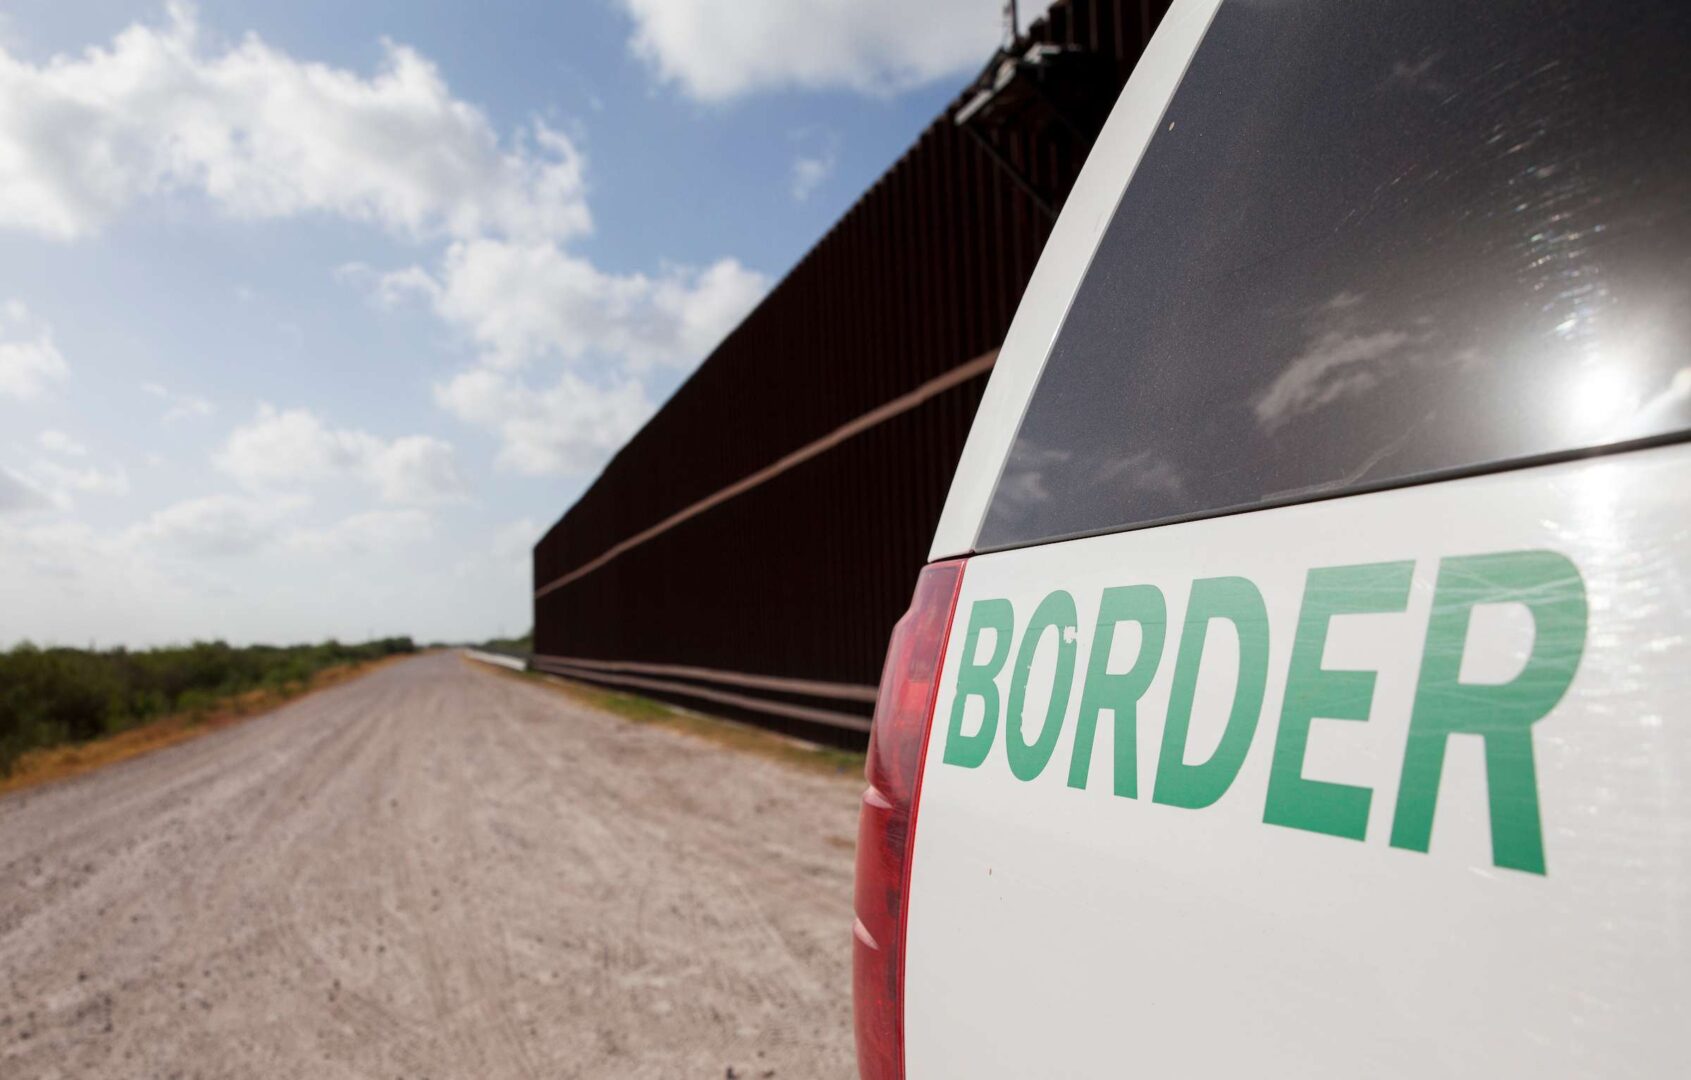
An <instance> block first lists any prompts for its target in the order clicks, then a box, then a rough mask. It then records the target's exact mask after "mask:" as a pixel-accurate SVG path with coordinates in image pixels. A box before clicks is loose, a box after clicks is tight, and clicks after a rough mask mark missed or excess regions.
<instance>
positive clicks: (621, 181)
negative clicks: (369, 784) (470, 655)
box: [0, 0, 1033, 647]
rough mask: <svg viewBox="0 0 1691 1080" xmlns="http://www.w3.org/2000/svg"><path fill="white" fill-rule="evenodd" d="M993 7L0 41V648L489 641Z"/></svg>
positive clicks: (117, 27)
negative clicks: (581, 503)
mask: <svg viewBox="0 0 1691 1080" xmlns="http://www.w3.org/2000/svg"><path fill="white" fill-rule="evenodd" d="M1000 6H1001V5H1000V3H999V0H923V2H922V3H920V4H909V3H905V2H901V0H574V2H568V3H542V2H539V0H527V2H522V3H518V2H507V0H482V2H478V3H475V4H468V3H458V4H447V3H441V2H436V0H367V2H363V3H359V4H347V3H345V2H344V0H332V2H330V0H291V2H290V3H287V4H275V3H259V2H254V0H219V2H214V0H204V2H202V3H199V4H187V3H155V4H149V3H116V2H110V0H0V647H6V646H10V645H11V644H14V643H16V642H18V641H22V640H30V641H34V642H37V643H43V644H64V645H76V646H88V645H96V646H100V647H106V646H112V645H127V646H131V647H141V646H148V645H159V644H166V643H173V642H184V641H189V640H204V639H214V638H220V639H224V640H228V641H231V642H236V643H247V642H255V641H265V642H278V643H280V642H295V641H310V640H321V639H324V638H327V637H338V638H340V639H342V640H360V639H364V638H366V637H371V636H383V635H389V634H410V635H412V636H414V637H416V638H418V639H419V640H424V641H430V640H451V641H460V640H479V639H483V638H487V637H490V636H495V635H501V636H503V635H514V634H520V633H522V632H523V631H525V630H526V629H527V628H528V626H529V621H530V590H531V587H532V586H531V583H530V567H529V553H530V549H531V548H532V545H533V543H534V541H535V540H536V539H537V538H538V537H539V535H540V534H541V533H542V532H544V531H545V529H546V528H547V527H548V526H549V525H550V524H551V523H552V522H553V521H554V520H556V519H557V517H558V516H559V515H560V514H562V512H563V511H564V510H565V509H566V508H567V507H568V506H569V505H570V504H571V503H572V502H573V501H574V500H575V499H576V498H577V497H578V496H579V495H580V494H581V492H582V491H584V490H585V489H586V488H587V486H588V485H589V484H591V482H592V480H593V478H594V476H595V475H597V473H598V471H599V469H600V468H602V467H603V465H604V463H605V462H606V461H607V460H608V459H609V457H610V456H611V455H612V454H613V453H614V452H615V451H616V449H617V447H619V446H620V445H621V444H622V443H623V442H624V441H625V440H626V439H627V438H628V436H630V435H631V434H632V433H633V432H634V431H636V430H638V428H639V426H640V425H641V424H642V423H643V422H644V421H645V420H646V418H647V417H649V416H650V415H651V413H652V412H653V411H654V410H655V409H656V408H657V407H658V406H659V405H660V404H661V403H662V402H663V401H664V399H665V398H666V397H667V396H668V395H669V394H670V393H671V392H672V391H673V390H674V389H675V387H676V386H677V385H679V384H680V382H681V381H682V380H683V379H685V378H686V376H687V375H688V374H689V373H690V372H691V371H692V370H693V369H694V368H695V367H696V366H697V364H698V363H699V361H700V360H701V359H702V358H703V357H704V356H706V355H707V354H708V353H709V351H710V350H711V348H712V347H713V346H714V345H715V344H716V342H718V341H719V340H720V339H721V338H722V337H723V335H724V334H725V333H726V332H727V331H728V330H730V329H731V328H732V327H733V326H734V325H735V324H736V323H737V322H738V321H739V319H740V318H742V317H743V316H744V315H745V314H746V312H748V311H749V310H751V308H752V307H754V306H755V305H756V304H757V302H758V300H759V299H760V298H761V297H762V296H763V295H764V294H765V293H766V292H767V290H768V289H769V288H770V286H771V285H772V284H773V283H774V282H775V281H777V280H779V278H780V277H781V275H782V274H784V273H785V272H786V270H787V269H788V268H790V267H791V266H792V265H793V264H794V263H795V262H796V261H797V260H798V259H799V258H800V257H801V256H802V255H803V254H804V252H805V251H806V250H807V249H808V248H809V247H810V246H811V245H812V244H814V243H815V242H816V241H817V240H818V239H819V238H820V237H821V236H822V234H823V233H825V232H826V231H827V229H828V227H829V226H830V225H831V224H832V223H833V222H834V221H835V220H836V219H837V218H838V217H839V216H840V215H841V213H843V212H844V210H845V209H846V208H848V207H849V206H850V205H851V204H852V203H853V202H854V201H855V200H856V198H857V197H858V195H859V194H861V192H862V191H864V190H865V189H866V188H867V187H868V185H869V184H870V183H872V182H873V181H874V179H875V178H876V177H877V176H879V175H880V173H881V172H883V171H884V170H885V169H886V168H887V167H888V166H889V165H890V164H891V163H892V162H893V161H894V160H896V159H897V157H898V156H899V155H900V154H901V153H903V151H904V150H905V149H906V148H907V147H908V146H909V144H910V143H911V142H912V141H913V140H914V138H915V136H916V135H917V134H918V133H919V132H920V131H921V130H922V128H924V127H925V126H926V125H927V124H928V123H929V122H930V121H931V120H932V119H933V118H934V117H935V116H936V115H937V114H938V113H939V111H940V110H941V109H942V108H943V107H944V105H945V104H946V102H947V101H948V100H949V99H950V98H951V97H952V96H954V95H955V94H956V93H957V91H958V90H959V88H960V87H961V86H962V85H963V84H964V83H965V82H966V81H967V80H968V79H969V78H970V77H972V76H973V75H974V74H975V73H976V72H977V71H978V70H979V69H980V67H981V66H982V65H983V64H984V63H985V61H986V59H987V57H988V56H989V55H990V53H991V51H992V49H993V47H994V46H995V45H996V44H997V43H998V41H999V39H1000V37H1001V34H1002V21H1001V16H1000V14H999V8H1000ZM1032 6H1033V5H1023V7H1024V8H1031V7H1032ZM1028 14H1029V13H1028V12H1027V11H1025V10H1024V12H1023V18H1024V23H1025V21H1026V20H1027V16H1028Z"/></svg>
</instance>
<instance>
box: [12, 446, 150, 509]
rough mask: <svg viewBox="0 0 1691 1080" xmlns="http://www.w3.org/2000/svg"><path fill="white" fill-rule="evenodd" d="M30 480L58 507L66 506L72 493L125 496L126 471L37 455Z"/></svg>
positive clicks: (127, 486) (127, 482) (127, 489)
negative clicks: (66, 461)
mask: <svg viewBox="0 0 1691 1080" xmlns="http://www.w3.org/2000/svg"><path fill="white" fill-rule="evenodd" d="M29 475H30V479H31V480H33V481H34V482H35V485H36V486H37V487H38V488H41V489H43V490H45V491H47V492H48V493H49V497H50V498H51V499H52V500H53V502H54V503H55V504H57V505H59V506H68V505H69V504H70V496H71V494H72V493H76V494H82V495H127V494H129V474H128V473H127V472H125V471H124V469H123V467H122V466H119V467H117V468H115V469H112V470H110V471H107V470H105V469H99V468H95V467H94V466H92V465H88V466H83V467H81V468H74V467H72V466H69V465H65V464H63V463H61V462H57V461H51V460H49V459H47V458H38V459H36V461H35V462H34V463H33V464H32V465H31V466H30V469H29Z"/></svg>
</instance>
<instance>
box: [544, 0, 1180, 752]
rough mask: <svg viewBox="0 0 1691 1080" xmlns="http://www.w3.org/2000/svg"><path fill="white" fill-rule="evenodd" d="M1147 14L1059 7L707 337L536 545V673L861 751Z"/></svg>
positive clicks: (1149, 4)
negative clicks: (893, 643) (1054, 233)
mask: <svg viewBox="0 0 1691 1080" xmlns="http://www.w3.org/2000/svg"><path fill="white" fill-rule="evenodd" d="M1167 6H1168V4H1167V0H1058V3H1056V4H1055V5H1053V7H1052V8H1051V10H1050V11H1049V12H1048V13H1047V14H1046V16H1045V17H1044V18H1042V19H1040V20H1039V21H1037V22H1035V23H1034V24H1033V25H1032V26H1031V27H1030V28H1029V30H1028V32H1027V34H1026V35H1025V36H1024V37H1023V38H1022V39H1021V40H1020V41H1018V42H1017V43H1015V44H1014V45H1013V46H1011V47H1008V48H1007V49H1006V50H1004V51H1003V52H1001V53H1000V54H999V55H998V56H997V57H995V58H993V60H992V62H990V63H988V65H987V67H986V69H985V70H984V71H983V72H982V75H981V77H980V78H979V79H977V80H976V82H975V83H974V84H973V85H971V86H970V87H969V88H968V89H966V90H965V91H964V92H963V94H961V95H960V96H959V97H958V98H957V100H956V101H955V102H954V103H953V105H952V106H951V107H950V108H948V109H947V110H946V111H945V113H943V114H942V115H941V116H940V117H939V118H938V119H936V120H935V121H934V122H933V123H932V124H931V125H930V126H929V127H928V128H927V129H926V130H925V131H924V132H923V133H922V135H921V136H920V138H918V140H917V141H916V143H915V145H914V146H912V147H911V148H910V150H908V151H907V152H906V153H905V154H904V156H903V157H902V158H900V159H899V161H898V162H897V163H895V164H894V165H893V166H892V168H890V169H888V170H887V172H886V173H885V174H884V175H883V176H882V177H881V178H880V179H879V180H878V181H876V183H875V184H874V186H873V187H871V188H870V189H869V191H868V192H867V193H865V194H864V195H863V196H862V198H860V199H859V200H858V201H857V203H856V204H855V205H853V206H852V208H851V209H850V210H848V211H847V212H846V214H845V215H844V217H842V218H841V219H840V221H839V222H838V223H837V224H835V225H834V226H833V228H831V229H830V230H829V231H828V233H827V234H826V235H825V236H824V237H823V238H822V239H821V240H820V241H819V242H818V243H817V244H816V246H815V247H814V248H812V249H811V250H810V252H809V253H808V254H806V255H805V257H804V258H803V259H802V260H801V261H800V262H799V263H798V265H797V266H795V267H794V268H793V269H792V271H791V272H790V273H789V274H788V275H787V276H786V277H785V278H784V279H783V280H782V281H781V282H780V283H779V284H777V285H776V286H775V288H774V289H773V290H771V292H770V293H769V295H768V296H767V297H766V298H765V299H764V300H763V302H762V303H761V304H759V305H758V307H757V308H756V309H755V310H754V311H752V313H751V314H750V315H748V316H747V317H746V318H745V320H744V321H743V322H742V323H741V324H740V325H739V327H738V328H736V329H735V330H734V331H733V332H732V333H730V334H729V335H728V336H727V338H726V339H724V340H723V342H722V343H721V345H719V346H718V347H717V349H716V350H715V351H714V352H713V353H711V355H710V356H709V357H707V358H706V359H705V361H704V362H703V364H701V365H700V367H699V369H698V370H697V371H696V372H695V373H694V374H693V376H692V377H691V378H690V379H688V380H687V382H685V383H684V384H683V385H682V386H681V387H680V389H678V390H677V391H676V392H675V394H674V395H673V396H672V397H671V398H670V400H669V401H668V402H667V403H666V404H665V405H664V406H663V408H662V409H660V410H659V411H658V412H657V414H656V415H654V416H653V417H652V419H651V420H650V421H649V422H648V423H647V424H646V426H645V427H644V428H642V429H641V430H640V431H639V432H638V433H637V434H636V435H635V436H634V437H633V438H632V439H630V440H629V442H628V444H627V445H626V446H624V447H623V449H622V450H621V451H620V452H619V453H618V454H617V455H616V456H615V457H614V458H612V460H611V461H610V463H609V464H608V465H606V467H605V469H604V471H603V473H602V474H601V475H600V476H599V478H598V480H597V481H595V483H594V484H593V485H592V487H590V488H589V489H588V491H587V492H586V493H585V494H584V495H582V497H581V498H580V500H578V501H577V502H576V504H575V505H574V506H572V507H570V509H569V510H568V511H567V512H566V513H565V514H564V516H563V517H562V518H561V519H560V520H559V521H558V522H557V524H555V525H554V526H553V527H552V528H551V529H550V531H548V532H547V533H546V535H545V536H544V537H543V538H542V539H541V540H540V541H539V543H538V544H537V546H536V547H535V549H534V583H535V594H534V657H533V660H532V661H531V663H532V666H533V667H534V668H536V669H538V670H543V671H549V672H553V673H556V674H560V675H565V676H568V677H570V678H575V679H581V680H584V681H589V682H593V683H597V684H600V685H603V686H605V687H608V688H619V689H627V690H630V691H633V692H636V693H641V694H644V695H647V696H653V697H658V698H662V699H665V700H669V701H673V702H676V703H679V704H683V705H687V706H690V707H693V708H697V709H699V710H701V711H705V712H711V713H715V714H719V715H726V716H730V717H734V718H737V719H743V720H750V721H753V722H756V723H759V724H763V725H765V726H768V727H773V728H775V729H777V730H781V731H785V732H788V733H791V734H795V735H799V736H802V737H804V738H809V739H814V740H818V741H826V742H832V743H836V744H842V745H862V744H863V743H864V741H865V740H866V739H867V732H868V728H869V718H870V715H871V713H872V711H873V708H874V700H875V689H876V683H877V682H878V680H879V678H880V667H881V660H882V654H883V652H884V650H885V648H886V642H887V637H888V635H889V634H890V633H891V630H892V626H893V624H894V623H895V622H896V621H897V620H898V618H899V616H900V615H902V614H903V612H904V608H905V606H906V604H907V603H908V602H909V598H910V591H911V589H912V587H913V586H914V584H915V580H916V574H917V571H918V570H919V569H920V568H921V567H922V565H923V563H924V562H925V561H926V559H927V551H928V546H929V543H930V542H931V540H932V537H933V531H934V527H935V525H936V524H937V523H938V520H939V514H940V509H941V507H942V505H943V504H944V501H945V497H946V493H947V491H948V489H949V487H950V483H951V475H952V472H953V470H954V469H955V468H956V465H957V460H958V458H959V456H960V455H961V453H962V450H963V441H964V438H965V437H966V436H967V434H968V430H969V425H970V422H971V420H972V419H973V418H974V414H975V409H976V407H977V405H979V403H980V399H981V395H982V393H983V391H984V390H985V387H986V381H987V376H988V375H989V374H990V372H991V367H992V363H993V360H994V358H995V356H996V350H997V347H998V345H999V343H1000V342H1001V341H1002V340H1003V338H1004V335H1005V332H1006V331H1007V330H1008V329H1009V325H1010V319H1011V316H1012V315H1013V314H1014V313H1015V309H1016V304H1017V302H1018V301H1019V300H1020V298H1021V294H1022V290H1023V288H1024V287H1025V286H1026V284H1027V281H1028V278H1029V277H1030V276H1031V275H1032V273H1033V268H1034V264H1035V262H1036V261H1037V260H1038V258H1039V253H1040V249H1041V248H1042V247H1043V246H1044V244H1045V241H1046V239H1047V237H1048V236H1049V235H1050V231H1051V226H1052V223H1053V221H1054V220H1055V214H1056V212H1057V211H1058V210H1059V209H1060V208H1061V205H1062V201H1063V199H1064V197H1065V196H1066V195H1067V193H1068V191H1069V188H1070V187H1071V186H1072V185H1073V183H1074V180H1075V177H1076V175H1077V174H1078V173H1079V171H1080V166H1081V164H1082V163H1083V162H1084V161H1085V158H1086V153H1087V151H1088V149H1090V146H1091V140H1092V138H1093V137H1094V136H1095V135H1096V134H1097V131H1098V129H1099V128H1100V127H1102V124H1103V121H1104V118H1105V116H1106V115H1107V114H1108V110H1109V107H1110V106H1111V105H1113V104H1114V101H1115V98H1116V96H1117V94H1118V93H1119V91H1120V89H1121V87H1122V85H1123V84H1124V83H1125V82H1126V80H1127V76H1128V74H1129V72H1130V71H1131V70H1132V67H1133V64H1134V62H1135V61H1136V60H1137V59H1138V57H1139V54H1140V52H1141V51H1142V50H1143V48H1144V44H1145V42H1146V41H1147V40H1148V39H1149V36H1150V34H1151V32H1152V30H1154V29H1155V26H1156V23H1157V21H1158V20H1159V19H1160V18H1161V16H1162V13H1163V12H1164V11H1165V10H1166V8H1167ZM983 59H984V58H983ZM1006 64H1009V65H1010V66H1009V67H1008V68H1007V67H1005V65H1006Z"/></svg>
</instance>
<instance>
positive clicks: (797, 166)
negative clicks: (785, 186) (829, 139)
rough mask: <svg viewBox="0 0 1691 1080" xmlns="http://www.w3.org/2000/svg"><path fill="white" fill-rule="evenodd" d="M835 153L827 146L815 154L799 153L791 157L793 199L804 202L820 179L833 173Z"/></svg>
mask: <svg viewBox="0 0 1691 1080" xmlns="http://www.w3.org/2000/svg"><path fill="white" fill-rule="evenodd" d="M836 164H837V154H836V152H835V150H834V148H833V147H827V148H825V149H823V150H822V151H821V152H820V153H817V154H800V155H799V156H798V157H796V158H794V159H793V199H794V200H795V201H797V202H804V201H805V200H807V199H809V198H810V195H811V192H813V191H815V190H816V189H817V188H818V187H820V186H821V184H822V181H824V180H826V179H828V177H830V176H832V175H833V174H834V166H835V165H836Z"/></svg>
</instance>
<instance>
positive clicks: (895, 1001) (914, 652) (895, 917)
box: [852, 561, 963, 1080]
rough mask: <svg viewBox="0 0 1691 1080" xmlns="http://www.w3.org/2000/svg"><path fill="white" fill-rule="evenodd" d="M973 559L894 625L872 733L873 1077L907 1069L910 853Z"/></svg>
mask: <svg viewBox="0 0 1691 1080" xmlns="http://www.w3.org/2000/svg"><path fill="white" fill-rule="evenodd" d="M962 584H963V563H962V562H961V561H958V562H947V563H935V564H934V565H932V566H929V567H927V568H926V569H924V570H923V571H922V576H921V577H920V578H918V579H917V581H916V595H915V596H914V597H912V598H911V601H910V610H909V611H907V612H905V613H904V618H902V619H900V620H898V625H897V626H896V627H894V628H893V632H892V641H891V642H890V643H889V644H888V646H887V662H886V666H885V667H884V668H882V670H881V689H880V696H879V697H878V698H877V699H876V702H875V725H874V728H873V729H872V730H871V732H870V735H869V763H868V768H867V769H866V770H865V771H866V772H867V773H868V775H869V788H868V790H867V791H865V792H864V793H863V809H862V810H861V811H860V813H859V815H858V819H857V905H856V906H857V922H856V925H854V926H853V927H852V936H853V938H854V939H855V940H854V944H853V946H852V1004H853V1009H854V1012H855V1014H856V1018H857V1071H858V1075H860V1076H861V1077H862V1078H863V1080H895V1078H902V1077H903V1076H904V916H905V909H906V902H907V901H908V900H909V897H910V851H911V846H912V841H913V840H914V839H915V836H916V830H915V825H916V800H917V797H918V796H919V795H920V794H921V784H922V761H923V758H924V757H925V756H926V755H927V748H928V725H929V723H930V721H931V719H932V717H933V710H934V695H935V693H936V692H937V691H938V689H939V667H940V662H941V661H942V660H944V659H945V642H946V636H947V635H948V634H949V633H950V631H951V616H952V612H953V611H954V610H955V608H956V606H957V593H958V590H959V588H960V587H961V586H962Z"/></svg>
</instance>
